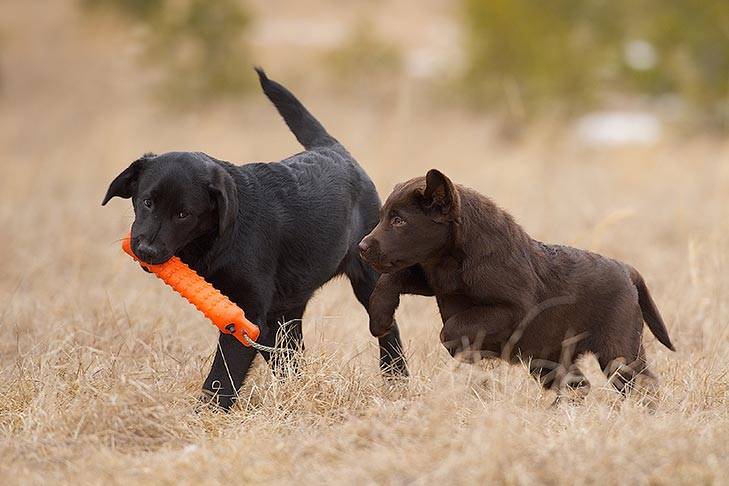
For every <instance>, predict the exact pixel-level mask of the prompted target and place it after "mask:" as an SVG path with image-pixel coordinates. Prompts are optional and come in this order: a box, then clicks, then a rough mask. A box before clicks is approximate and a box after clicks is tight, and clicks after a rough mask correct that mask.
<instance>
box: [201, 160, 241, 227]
mask: <svg viewBox="0 0 729 486" xmlns="http://www.w3.org/2000/svg"><path fill="white" fill-rule="evenodd" d="M208 189H209V190H210V194H211V195H212V196H213V198H214V199H215V203H216V206H217V208H218V234H220V235H222V234H223V233H224V232H225V230H226V229H228V228H230V227H232V226H233V223H234V222H235V218H236V217H237V216H238V190H237V189H236V187H235V181H233V178H232V177H231V175H230V174H228V172H226V171H225V169H223V168H222V167H220V166H218V165H216V166H215V169H214V170H213V175H212V180H211V182H210V185H209V186H208Z"/></svg>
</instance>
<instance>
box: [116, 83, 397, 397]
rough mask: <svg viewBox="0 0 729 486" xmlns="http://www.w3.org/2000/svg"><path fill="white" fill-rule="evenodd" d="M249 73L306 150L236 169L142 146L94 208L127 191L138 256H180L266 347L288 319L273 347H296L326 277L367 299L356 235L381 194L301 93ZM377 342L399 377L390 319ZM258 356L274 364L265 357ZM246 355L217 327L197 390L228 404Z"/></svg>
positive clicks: (369, 281)
mask: <svg viewBox="0 0 729 486" xmlns="http://www.w3.org/2000/svg"><path fill="white" fill-rule="evenodd" d="M256 71H257V72H258V76H259V79H260V82H261V87H262V88H263V92H264V93H265V94H266V96H268V98H269V99H270V100H271V102H272V103H273V104H274V106H275V107H276V109H277V110H278V112H279V113H280V114H281V116H282V117H283V119H284V121H285V122H286V124H287V125H288V127H289V128H290V129H291V131H292V132H293V133H294V135H295V136H296V139H297V140H298V141H299V142H300V143H301V145H303V146H304V148H305V149H306V150H305V151H304V152H301V153H299V154H296V155H293V156H291V157H289V158H287V159H284V160H282V161H280V162H271V163H252V164H246V165H241V166H238V165H233V164H231V163H228V162H224V161H221V160H217V159H215V158H213V157H210V156H209V155H206V154H204V153H200V152H170V153H166V154H162V155H154V154H147V155H144V156H143V157H141V158H140V159H138V160H135V161H134V162H133V163H132V164H131V165H130V166H129V167H128V168H127V169H125V170H124V171H123V172H122V173H121V174H119V175H118V176H117V177H116V179H114V180H113V181H112V183H111V185H110V186H109V190H108V191H107V193H106V196H105V197H104V201H103V202H102V205H104V204H106V203H107V202H108V201H109V199H111V198H113V197H114V196H119V197H122V198H132V204H133V206H134V213H135V220H134V223H133V225H132V241H131V244H132V249H133V250H134V252H135V253H136V254H137V256H138V257H139V258H141V259H142V260H144V261H146V262H148V263H151V264H156V263H162V262H164V261H166V260H167V259H169V258H170V257H171V256H173V255H177V256H179V257H180V258H181V259H182V260H183V261H184V262H185V263H187V264H188V265H190V266H191V267H192V268H193V269H195V270H196V271H197V272H198V273H199V274H200V275H202V276H203V277H205V278H206V279H207V280H208V281H209V282H211V283H212V284H213V285H214V286H215V287H216V288H217V289H219V290H220V291H221V292H223V293H224V294H226V295H227V296H228V297H230V299H231V300H232V301H233V302H235V303H236V304H238V305H239V306H240V307H241V308H242V309H243V310H244V311H245V313H246V316H247V317H248V318H249V319H250V320H251V321H252V322H254V323H256V324H257V325H258V326H259V327H260V328H261V336H260V338H259V342H260V343H262V344H266V345H269V346H271V345H274V342H275V339H276V334H277V331H278V329H279V327H280V325H281V323H284V322H288V323H289V324H288V325H287V332H286V333H285V334H286V336H287V337H286V339H285V342H282V343H279V345H280V346H281V347H284V348H290V349H295V348H299V349H301V348H303V343H302V331H301V317H302V315H303V314H304V309H305V308H306V304H307V302H308V301H309V299H310V298H311V296H312V294H313V293H314V292H315V291H316V290H317V289H318V288H319V287H321V286H322V285H323V284H324V283H326V282H327V281H329V280H330V279H332V278H333V277H335V276H338V275H342V274H344V275H346V276H347V277H348V278H349V280H350V282H351V284H352V288H353V289H354V293H355V295H356V297H357V299H358V300H359V302H360V303H361V304H362V305H363V306H364V307H365V308H368V307H369V298H370V294H371V293H372V291H373V289H374V286H375V282H376V281H377V278H378V274H377V273H376V272H375V271H374V270H373V269H372V268H371V267H370V266H368V265H367V264H366V263H364V262H363V261H362V259H361V258H360V256H359V252H358V247H357V244H358V243H359V241H360V240H361V239H362V238H363V237H364V236H365V235H366V234H367V233H369V232H370V231H371V230H372V229H373V228H374V227H375V225H376V224H377V221H378V211H379V208H380V199H379V197H378V195H377V191H376V190H375V186H374V184H373V183H372V181H371V180H370V178H369V177H368V176H367V174H366V173H365V171H364V170H362V168H361V167H360V166H359V164H357V162H356V161H355V160H354V158H353V157H352V156H351V155H350V154H349V152H347V150H346V149H345V148H344V147H343V146H342V145H341V144H340V143H339V142H338V141H337V140H336V139H335V138H334V137H332V136H331V135H329V133H327V131H326V130H325V129H324V127H323V126H322V125H321V124H320V123H319V122H318V121H317V120H316V119H315V118H314V116H312V115H311V113H309V111H308V110H307V109H306V108H305V107H304V106H303V105H302V104H301V102H299V100H298V99H296V97H295V96H294V95H293V94H292V93H291V92H290V91H289V90H287V89H286V88H285V87H283V86H281V85H280V84H278V83H276V82H275V81H272V80H270V79H268V77H267V76H266V74H265V73H264V72H263V70H261V69H256ZM379 345H380V367H381V369H382V371H383V373H385V375H386V376H393V375H403V376H405V375H407V367H406V364H405V359H404V357H403V354H402V346H401V342H400V336H399V332H398V331H397V327H396V324H393V328H392V331H391V332H390V333H388V334H387V335H386V336H383V337H380V338H379ZM261 354H262V355H263V357H264V358H265V359H266V361H268V362H269V363H270V364H271V365H272V366H273V368H274V371H276V370H277V366H276V364H277V363H276V362H273V363H271V358H272V357H271V356H270V355H269V354H268V353H261ZM255 356H256V351H255V350H254V349H252V348H249V347H246V346H243V345H242V344H241V343H240V342H239V341H238V340H237V339H236V338H235V337H233V336H231V335H229V334H224V333H221V335H220V337H219V346H218V347H217V352H216V354H215V359H214V361H213V365H212V369H211V370H210V374H209V375H208V377H207V379H206V380H205V383H204V384H203V391H204V393H205V398H206V399H209V400H211V401H213V403H215V404H217V405H219V406H221V407H222V408H224V409H229V408H230V407H231V406H232V405H233V403H234V402H235V399H236V395H237V391H238V389H239V388H240V386H241V385H242V384H243V380H244V379H245V376H246V373H247V372H248V369H249V368H250V366H251V363H252V362H253V359H254V358H255ZM274 358H276V357H275V356H274Z"/></svg>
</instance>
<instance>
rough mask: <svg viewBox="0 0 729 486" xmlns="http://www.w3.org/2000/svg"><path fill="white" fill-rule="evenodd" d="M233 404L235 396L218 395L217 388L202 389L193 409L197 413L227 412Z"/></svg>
mask: <svg viewBox="0 0 729 486" xmlns="http://www.w3.org/2000/svg"><path fill="white" fill-rule="evenodd" d="M234 404H235V397H228V396H223V395H220V393H219V390H218V391H212V390H205V389H203V390H202V393H201V394H200V397H199V403H198V405H197V407H196V408H195V411H196V412H198V413H199V412H203V411H212V412H219V413H228V412H230V409H231V407H233V405H234Z"/></svg>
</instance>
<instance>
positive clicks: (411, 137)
mask: <svg viewBox="0 0 729 486" xmlns="http://www.w3.org/2000/svg"><path fill="white" fill-rule="evenodd" d="M44 3H45V2H39V3H38V4H37V5H36V6H34V5H33V4H35V2H17V3H16V2H9V5H8V8H7V9H5V7H3V10H4V11H3V13H2V17H1V19H2V22H1V24H0V31H2V32H3V33H4V36H3V40H2V45H3V48H4V51H3V59H2V61H3V62H2V79H3V85H2V90H1V91H0V482H2V483H4V484H41V483H60V484H79V483H84V484H100V483H104V484H109V483H110V484H140V483H141V484H145V483H161V484H173V483H174V484H180V483H181V484H190V483H197V482H201V481H205V482H210V483H212V484H216V483H221V484H222V483H226V484H231V483H232V484H241V483H242V484H248V483H253V484H283V483H291V482H301V483H307V484H312V483H329V484H338V483H339V484H341V483H345V484H373V483H377V484H380V483H383V484H403V483H416V484H444V483H445V484H450V483H455V484H472V483H480V484H483V483H486V482H501V483H509V484H533V483H547V484H555V483H566V484H585V483H608V484H623V483H637V484H664V483H665V484H668V483H674V484H688V483H691V484H693V483H703V484H710V483H716V484H720V483H726V482H727V477H729V459H728V458H729V143H727V141H726V140H723V139H719V138H717V137H715V136H708V135H707V136H700V135H694V136H692V137H687V136H685V135H682V134H678V133H676V134H674V133H670V132H669V133H666V134H665V135H664V137H663V139H662V140H661V141H660V142H659V143H657V144H655V145H651V146H648V147H646V146H641V147H632V148H631V147H625V148H612V149H606V148H594V147H588V146H584V145H582V144H580V143H579V142H578V141H577V140H576V139H575V137H574V136H573V132H572V131H571V129H570V128H569V127H562V126H559V127H557V126H554V125H553V124H544V125H540V126H536V127H535V128H534V129H532V130H531V131H530V132H529V133H527V134H526V135H525V136H524V137H523V138H521V139H518V140H516V141H505V140H504V139H502V138H499V137H498V136H497V130H496V124H495V123H493V122H492V121H491V120H490V119H489V118H487V117H484V116H482V115H476V114H473V113H466V112H463V111H460V110H458V109H455V108H454V109H448V110H445V109H443V108H442V107H441V108H438V109H435V108H433V107H430V106H427V104H423V106H421V104H418V103H414V102H413V101H412V100H413V99H418V97H419V96H426V95H425V93H420V92H418V91H417V89H415V88H412V89H411V88H408V87H407V86H405V85H403V86H405V87H401V88H398V90H397V91H396V92H394V93H390V94H386V95H383V97H379V98H378V97H374V98H368V97H367V96H366V94H363V93H362V92H358V93H357V94H355V95H351V94H350V95H346V94H341V93H338V94H337V95H335V96H328V95H327V94H326V93H325V92H324V91H323V90H317V89H315V88H313V87H312V86H311V85H309V84H307V83H306V82H305V81H303V80H302V79H304V78H305V77H306V71H305V70H302V71H299V77H296V78H295V79H294V78H293V77H292V80H291V81H287V74H288V73H289V72H290V70H288V69H287V68H286V66H284V65H283V61H281V60H280V59H279V58H277V59H278V60H276V61H272V62H270V63H269V62H268V61H267V59H262V60H260V62H261V63H263V64H264V65H265V66H266V67H268V69H269V73H270V75H271V76H272V77H274V78H275V79H279V80H281V81H282V82H284V83H288V84H289V85H290V86H291V88H292V89H294V90H295V91H297V92H298V94H300V95H301V98H302V99H303V100H304V101H305V103H306V104H307V105H308V106H309V107H310V108H311V109H312V111H314V112H315V113H316V114H317V115H318V116H319V118H320V119H321V120H322V121H323V123H324V124H325V125H326V126H327V127H328V128H329V129H330V131H331V132H332V133H333V134H334V135H335V136H337V137H338V138H339V139H340V140H342V141H343V142H344V143H345V145H346V146H348V147H349V148H350V149H351V151H352V153H353V154H355V156H356V157H357V158H358V159H359V161H360V162H361V164H362V165H363V166H364V167H365V169H366V170H367V171H368V172H369V173H370V174H371V176H372V177H373V179H374V180H375V182H376V184H377V187H378V188H379V190H380V193H381V195H383V196H384V195H386V194H387V193H388V192H389V190H390V189H391V188H392V186H393V185H394V183H395V182H397V181H400V180H402V179H405V178H409V177H412V176H414V175H418V174H423V173H424V172H425V171H426V170H427V169H429V168H431V167H439V168H441V169H443V170H444V171H445V172H446V173H447V174H449V175H450V176H452V177H453V179H454V180H456V181H459V182H462V183H465V184H467V185H470V186H472V187H474V188H476V189H478V190H480V191H482V192H484V193H486V194H489V195H490V196H492V197H493V198H494V199H495V200H496V201H498V202H499V204H500V205H502V206H503V207H505V208H507V209H508V210H510V211H511V212H512V213H513V214H514V215H515V217H516V218H517V219H518V221H520V222H521V223H522V224H523V226H524V227H525V228H526V229H527V230H528V231H529V232H530V233H531V234H532V235H533V236H534V237H536V238H539V239H543V240H545V241H550V242H560V243H565V244H570V245H574V246H580V247H584V248H589V249H591V250H594V251H597V252H600V253H603V254H606V255H610V256H613V257H617V258H620V259H623V260H625V261H627V262H630V263H631V264H632V265H634V266H635V267H636V268H638V269H639V270H640V271H641V272H642V273H643V275H644V276H645V278H646V280H647V282H648V285H649V287H650V288H651V290H652V292H653V296H654V298H655V300H656V302H657V303H658V306H659V308H660V309H661V311H662V313H663V316H664V318H665V320H666V322H667V325H668V327H669V331H670V333H671V336H672V339H673V341H674V343H675V344H676V347H677V348H678V352H676V353H671V352H669V351H667V350H666V349H665V348H663V347H662V346H660V344H658V343H657V342H656V341H655V339H654V338H653V337H652V336H650V335H649V334H646V342H647V351H648V355H649V360H650V362H651V364H652V368H653V370H654V371H655V372H656V374H657V375H658V376H659V378H660V380H661V387H660V391H661V393H660V398H659V400H658V403H657V406H656V407H655V410H650V409H648V408H646V407H645V406H642V405H640V404H639V403H637V401H636V400H634V399H628V400H622V399H620V398H619V397H617V396H616V394H615V393H614V392H613V391H611V389H609V388H608V387H607V384H606V380H605V378H604V377H603V376H602V374H601V372H600V370H599V369H598V367H597V364H596V363H595V362H593V360H590V359H588V360H586V369H587V372H588V373H587V374H588V377H589V378H590V380H591V381H592V383H593V391H592V393H591V395H590V396H588V397H587V399H586V400H585V402H584V403H582V404H579V405H575V404H564V405H561V406H559V407H556V408H552V407H550V404H551V402H552V400H553V399H554V395H553V393H551V392H545V391H543V390H542V389H541V388H540V387H539V386H538V385H537V384H536V383H535V382H534V381H532V380H531V378H530V377H529V375H528V373H527V371H526V369H525V368H524V367H520V366H508V365H506V364H499V363H480V364H478V365H475V366H474V365H466V364H458V363H457V362H455V361H454V360H452V359H451V358H450V357H449V355H448V354H447V353H446V352H445V350H444V349H443V348H442V346H441V345H440V343H439V341H438V332H439V329H440V319H439V316H438V314H437V309H436V307H435V304H434V302H433V300H432V299H426V298H415V297H413V298H405V299H404V301H403V305H402V306H401V308H400V309H399V311H398V318H399V321H400V323H401V330H402V335H403V339H404V342H405V347H406V352H407V356H408V357H409V364H410V369H411V372H412V376H411V378H410V380H409V382H408V383H407V384H406V385H404V386H399V387H398V386H396V387H391V386H388V385H387V384H386V383H384V382H383V380H382V378H381V377H380V374H379V370H378V369H377V354H378V353H377V348H376V342H375V340H374V339H372V338H371V337H370V336H369V333H368V329H367V318H366V313H365V312H364V311H363V309H362V308H361V307H359V305H358V304H357V303H356V301H355V299H354V297H353V295H352V292H351V290H350V288H349V284H348V283H347V282H346V281H334V282H332V283H330V284H328V285H327V286H325V287H324V288H323V289H321V290H320V291H319V292H318V294H317V295H316V297H315V299H314V300H313V301H312V302H311V303H310V305H309V307H308V309H307V312H306V315H305V319H304V320H305V322H304V332H305V340H306V345H307V349H306V353H305V357H304V366H303V371H302V373H301V374H300V376H297V377H294V378H291V379H290V380H288V381H286V382H278V381H276V380H273V379H272V377H271V374H270V371H269V370H268V368H267V367H266V366H265V363H263V362H262V360H260V362H258V361H257V362H256V366H255V367H254V370H253V372H252V373H251V375H250V376H249V379H248V380H247V382H246V385H245V387H244V389H243V390H241V397H242V398H241V400H240V404H239V406H237V407H236V408H235V409H234V411H233V412H232V413H230V414H218V413H213V412H209V411H203V412H200V413H198V412H196V404H197V401H196V399H197V396H198V392H199V389H200V386H201V383H202V380H203V378H204V376H205V373H206V372H207V368H208V366H209V363H210V361H211V356H212V353H213V351H214V347H215V343H216V332H215V330H214V328H213V327H212V326H210V325H209V324H208V323H207V322H206V321H205V320H204V318H203V317H202V316H200V315H199V314H197V313H196V311H195V310H194V309H192V308H191V306H189V305H187V304H186V303H185V302H184V301H183V300H181V299H180V298H179V297H178V296H176V295H174V294H173V293H172V292H170V291H169V289H168V288H166V287H165V286H163V285H162V284H161V283H160V282H159V281H157V280H156V279H154V278H152V277H151V276H149V275H147V274H145V273H144V272H141V271H140V269H139V267H138V266H137V265H134V264H132V263H131V262H130V260H129V258H128V257H127V256H125V255H123V254H122V252H121V251H120V249H119V245H118V243H117V240H118V238H119V237H120V236H122V235H123V234H124V233H125V231H126V230H127V228H128V226H129V224H130V222H131V220H132V216H133V215H132V212H131V207H130V205H129V203H128V201H121V200H118V199H117V200H115V201H114V202H113V203H111V204H110V205H109V206H107V207H105V208H101V207H100V201H101V198H102V196H103V194H104V192H105V190H106V187H107V184H108V183H109V181H110V180H111V179H112V178H113V176H115V175H116V174H117V173H118V172H119V171H120V170H121V169H122V168H124V167H126V165H127V164H128V163H129V162H130V161H131V160H133V159H134V158H135V157H136V156H138V155H139V154H140V153H142V152H145V151H150V150H151V151H156V152H163V151H166V150H172V149H191V150H203V151H206V152H208V153H210V154H211V155H214V156H217V157H220V158H223V159H227V160H231V161H240V162H245V161H255V160H275V159H278V158H281V157H283V156H285V155H287V154H290V153H292V152H294V151H297V150H299V148H298V147H297V145H296V143H295V140H294V138H293V136H292V135H291V134H290V133H288V131H287V129H286V127H285V126H284V124H283V122H281V121H280V120H279V119H278V116H277V115H276V113H275V112H274V110H273V108H272V107H271V106H269V104H268V102H267V100H265V98H264V97H263V95H257V94H255V93H254V94H253V95H252V96H251V97H250V98H248V99H246V100H245V101H243V102H241V103H240V105H230V104H228V105H224V106H213V107H209V108H207V109H205V110H201V111H200V112H199V113H195V114H189V113H188V114H184V115H180V114H174V113H169V112H164V111H162V110H160V109H158V108H156V107H155V105H154V104H153V103H151V102H150V101H149V100H148V99H146V98H145V97H144V94H143V91H142V89H141V88H140V86H141V85H142V84H143V81H144V73H143V72H141V70H139V69H138V68H136V67H134V64H133V62H132V60H131V54H130V53H129V52H128V49H126V48H125V43H124V39H123V37H122V36H121V35H120V34H119V35H117V34H115V33H114V32H115V31H114V30H113V29H110V28H109V26H106V25H103V24H100V25H97V26H94V27H90V26H87V25H83V24H82V23H81V20H80V19H78V18H77V17H76V15H75V14H74V13H73V11H72V10H71V9H69V8H67V7H61V6H55V7H53V8H52V9H50V8H49V9H46V7H45V6H43V5H42V4H44ZM432 3H435V2H432ZM60 4H61V3H60V2H59V5H60ZM251 74H252V73H251ZM403 100H404V101H403ZM316 237H317V235H315V234H314V235H312V238H316Z"/></svg>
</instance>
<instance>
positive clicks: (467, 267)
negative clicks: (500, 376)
mask: <svg viewBox="0 0 729 486" xmlns="http://www.w3.org/2000/svg"><path fill="white" fill-rule="evenodd" d="M360 251H361V254H362V256H363V258H365V259H366V260H367V261H368V262H370V263H371V264H372V265H373V266H374V267H375V268H376V269H377V270H379V271H381V272H383V273H384V274H383V275H382V276H381V277H380V280H379V281H378V283H377V286H376V288H375V291H374V292H373V294H372V297H371V299H370V315H371V322H370V331H371V332H372V333H373V334H374V335H376V336H381V335H383V334H387V333H388V332H389V326H390V325H391V323H392V322H393V319H392V318H393V315H394V312H395V309H396V308H397V306H398V304H399V296H400V295H401V294H418V295H434V296H435V297H436V299H437V302H438V307H439V309H440V314H441V317H442V320H443V329H442V331H441V334H440V338H441V342H442V343H443V345H444V346H445V347H446V348H447V349H448V351H449V352H450V353H451V355H454V356H455V355H456V354H457V353H465V355H466V356H468V357H471V358H473V357H474V356H476V357H502V358H504V359H507V360H510V361H512V362H514V361H519V360H523V361H527V362H528V363H529V364H530V370H531V371H532V373H534V374H535V376H536V377H537V378H539V379H540V380H541V382H542V383H543V384H544V385H545V386H547V387H554V388H556V389H559V390H565V389H570V390H575V391H578V392H579V393H584V392H586V391H587V390H588V389H589V383H588V381H587V380H586V379H585V377H584V376H583V375H582V373H581V372H580V370H579V369H578V368H577V366H576V365H575V360H576V359H577V358H579V357H580V355H582V354H584V353H586V352H592V353H594V354H595V355H596V356H597V359H598V360H599V362H600V365H601V367H602V369H603V370H604V371H605V373H607V374H608V375H609V376H610V377H611V381H612V383H613V385H614V386H615V387H616V388H617V389H618V390H620V391H626V390H627V389H629V388H630V387H631V386H632V385H633V384H634V383H635V381H636V380H637V379H639V378H643V379H648V380H649V381H653V380H654V378H653V375H652V374H651V373H650V371H649V370H648V368H647V365H646V360H645V352H644V350H643V345H642V329H643V320H644V319H645V321H646V322H647V323H648V327H649V329H650V330H651V331H652V333H653V334H654V335H655V336H656V337H657V338H658V340H659V341H660V342H661V343H663V344H664V345H665V346H666V347H668V348H669V349H671V350H673V349H674V348H673V345H672V344H671V341H670V339H669V337H668V332H667V330H666V327H665V325H664V323H663V321H662V319H661V317H660V314H659V312H658V309H657V308H656V306H655V304H654V302H653V300H652V298H651V296H650V294H649V293H648V288H647V287H646V285H645V283H644V282H643V279H642V277H641V276H640V274H639V273H638V271H637V270H635V269H634V268H632V267H630V266H629V265H627V264H625V263H622V262H620V261H617V260H614V259H611V258H607V257H603V256H601V255H597V254H595V253H592V252H589V251H585V250H580V249H576V248H571V247H567V246H561V245H549V244H545V243H541V242H539V241H536V240H534V239H532V238H531V237H530V236H529V235H528V234H527V233H526V232H525V231H524V230H523V229H522V228H521V226H519V225H518V224H517V223H516V222H515V221H514V219H513V218H512V217H511V216H510V215H509V214H508V213H506V212H505V211H503V210H502V209H500V208H499V207H497V206H496V205H495V204H494V203H493V202H492V201H491V200H490V199H488V198H487V197H485V196H483V195H481V194H479V193H477V192H476V191H474V190H472V189H469V188H466V187H463V186H460V185H454V184H453V183H452V182H451V181H450V180H449V179H448V178H447V177H446V176H445V175H443V174H442V173H440V172H438V171H437V170H431V171H429V172H428V175H427V176H426V177H418V178H415V179H412V180H410V181H408V182H406V183H404V184H400V185H398V186H397V187H396V188H395V190H394V192H393V193H392V194H391V195H390V197H389V198H388V199H387V201H386V202H385V204H384V206H383V207H382V210H381V212H380V222H379V224H378V225H377V227H375V229H374V230H372V232H371V233H370V234H369V235H368V236H366V237H365V238H364V239H363V240H362V242H361V243H360Z"/></svg>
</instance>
